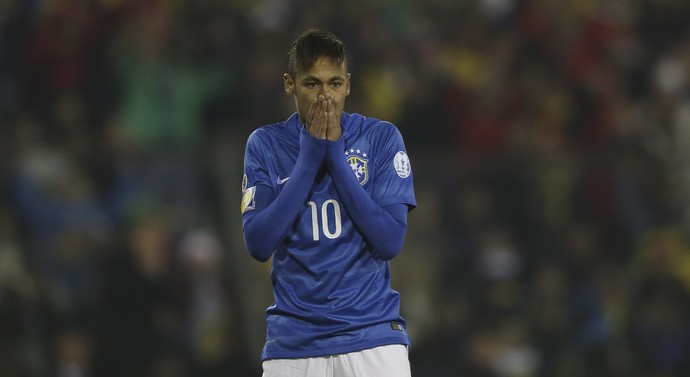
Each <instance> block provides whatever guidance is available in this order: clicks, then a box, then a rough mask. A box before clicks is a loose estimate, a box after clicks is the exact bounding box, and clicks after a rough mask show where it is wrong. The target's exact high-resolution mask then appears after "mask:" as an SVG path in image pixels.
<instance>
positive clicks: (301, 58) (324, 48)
mask: <svg viewBox="0 0 690 377" xmlns="http://www.w3.org/2000/svg"><path fill="white" fill-rule="evenodd" d="M288 56H289V61H288V71H289V73H290V74H291V75H292V76H293V77H294V76H296V75H297V74H298V73H304V72H306V71H308V70H309V69H310V68H311V67H312V66H313V65H314V62H316V60H317V59H319V58H322V57H326V58H330V59H333V61H335V62H336V63H337V64H343V63H347V59H346V57H345V44H344V43H343V42H342V41H341V40H340V39H338V37H336V36H335V35H334V34H333V33H331V32H329V31H327V30H323V29H316V28H310V29H307V30H306V31H304V32H303V33H302V34H300V35H299V36H298V37H297V39H295V41H294V42H292V45H291V46H290V50H288Z"/></svg>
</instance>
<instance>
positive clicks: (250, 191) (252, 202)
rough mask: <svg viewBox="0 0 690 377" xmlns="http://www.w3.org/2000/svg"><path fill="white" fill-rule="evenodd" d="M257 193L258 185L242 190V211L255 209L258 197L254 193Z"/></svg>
mask: <svg viewBox="0 0 690 377" xmlns="http://www.w3.org/2000/svg"><path fill="white" fill-rule="evenodd" d="M255 193H256V186H252V187H248V188H246V189H245V190H244V191H242V206H241V209H242V213H244V212H245V211H248V210H250V209H254V207H255V206H256V198H255V197H254V194H255Z"/></svg>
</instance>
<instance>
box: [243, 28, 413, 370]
mask: <svg viewBox="0 0 690 377" xmlns="http://www.w3.org/2000/svg"><path fill="white" fill-rule="evenodd" d="M283 82H284V87H285V92H286V93H287V94H288V95H290V96H292V97H293V98H294V100H295V105H296V108H297V112H296V113H294V114H292V115H291V116H290V117H289V118H288V119H287V120H285V121H283V122H279V123H275V124H271V125H267V126H264V127H261V128H259V129H257V130H255V131H254V132H253V133H252V134H251V135H250V136H249V139H248V141H247V145H246V150H245V156H244V176H243V178H242V205H241V209H242V223H243V232H244V240H245V244H246V247H247V249H248V251H249V253H250V254H251V255H252V256H253V257H254V258H256V259H257V260H259V261H261V262H265V261H267V260H268V259H270V258H271V256H273V269H272V272H271V279H272V280H271V281H272V285H273V292H274V297H275V302H274V304H273V305H271V306H270V307H269V308H268V309H267V310H266V343H265V345H264V348H263V352H262V367H263V376H264V377H288V376H300V377H311V376H314V377H332V376H339V377H405V376H410V364H409V359H408V347H409V340H408V336H407V332H406V324H405V321H404V320H403V318H402V317H401V316H400V296H399V294H398V292H396V291H395V290H393V289H392V288H391V286H390V266H389V261H390V260H391V259H392V258H393V257H395V256H396V255H398V253H399V252H400V250H401V248H402V245H403V241H404V238H405V233H406V229H407V213H408V211H410V210H411V209H412V208H414V207H415V206H416V201H415V196H414V191H413V185H412V171H411V167H410V161H409V159H408V156H407V152H406V149H405V145H404V143H403V139H402V137H401V135H400V132H399V131H398V129H397V128H396V127H395V126H394V125H393V124H391V123H389V122H386V121H382V120H378V119H374V118H369V117H365V116H362V115H359V114H356V113H352V114H350V113H346V112H344V111H343V108H344V105H345V97H347V96H348V95H349V94H350V73H348V66H347V60H346V53H345V46H344V44H343V43H342V42H341V41H340V40H339V39H338V38H337V37H336V36H334V35H333V34H331V33H330V32H328V31H324V30H318V29H309V30H307V31H305V32H304V33H302V34H301V35H299V37H298V38H297V39H296V40H295V41H294V42H293V43H292V45H291V48H290V50H289V64H288V73H285V74H284V75H283Z"/></svg>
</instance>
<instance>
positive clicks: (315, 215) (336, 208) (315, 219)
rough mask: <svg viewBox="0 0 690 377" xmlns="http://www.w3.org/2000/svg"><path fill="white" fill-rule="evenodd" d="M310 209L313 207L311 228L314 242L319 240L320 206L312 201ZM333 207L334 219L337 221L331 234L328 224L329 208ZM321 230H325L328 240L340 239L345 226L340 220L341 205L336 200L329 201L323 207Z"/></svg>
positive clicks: (324, 233)
mask: <svg viewBox="0 0 690 377" xmlns="http://www.w3.org/2000/svg"><path fill="white" fill-rule="evenodd" d="M307 204H309V207H311V227H312V232H313V233H312V234H313V238H314V241H318V240H319V238H320V237H319V234H320V233H321V232H319V211H318V205H317V204H316V203H314V202H312V201H309V202H307ZM329 205H330V206H332V207H333V218H334V219H335V230H334V231H333V232H331V228H330V226H329V224H328V207H329ZM321 228H322V229H323V235H324V236H326V238H328V239H331V240H332V239H334V238H338V236H340V233H342V231H343V224H342V221H341V219H340V204H339V203H338V201H337V200H335V199H328V200H326V201H325V202H323V204H322V205H321Z"/></svg>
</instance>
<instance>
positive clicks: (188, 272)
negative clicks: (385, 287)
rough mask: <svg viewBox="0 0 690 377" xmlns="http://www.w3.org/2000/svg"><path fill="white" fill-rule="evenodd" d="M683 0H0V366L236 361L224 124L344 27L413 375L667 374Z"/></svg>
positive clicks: (238, 294)
mask: <svg viewBox="0 0 690 377" xmlns="http://www.w3.org/2000/svg"><path fill="white" fill-rule="evenodd" d="M688 19H690V2H687V1H684V0H635V1H623V0H618V1H617V0H610V1H595V0H566V1H558V2H555V1H550V0H521V1H518V0H515V1H509V0H503V1H501V0H467V1H451V0H428V1H426V0H425V1H421V0H419V1H413V0H407V1H392V0H366V1H343V2H327V1H311V0H260V1H251V0H235V1H231V0H194V1H184V0H178V1H173V0H170V1H162V0H161V1H157V0H144V1H140V0H101V1H96V0H53V1H40V0H34V1H24V0H8V1H2V2H0V182H1V185H0V375H1V376H3V377H15V376H26V377H34V376H36V377H38V376H58V377H82V376H94V377H108V376H129V377H136V376H147V377H157V376H165V377H176V376H180V377H182V376H197V377H204V376H240V377H243V376H258V375H259V374H260V372H259V360H258V357H259V353H260V347H261V342H262V341H263V331H264V330H263V310H264V309H265V307H266V306H267V305H269V304H270V303H271V301H272V297H271V293H270V285H269V284H270V282H269V278H268V271H269V268H270V264H260V263H258V262H255V261H253V260H252V259H251V258H250V257H249V255H248V254H247V253H246V252H245V250H244V249H243V244H242V239H241V233H240V222H239V201H240V182H241V169H242V167H241V164H242V161H241V159H242V154H243V147H244V142H245V141H246V138H247V136H248V135H249V133H250V132H251V131H252V130H253V129H254V128H256V127H258V126H261V125H263V124H266V123H270V122H274V121H278V120H281V119H284V118H286V117H287V116H288V115H289V114H290V113H291V112H292V111H293V106H294V104H293V103H292V101H291V99H290V98H288V97H286V96H285V94H284V92H283V90H282V82H281V74H282V73H283V72H284V71H285V67H286V64H287V62H286V55H285V52H286V51H287V47H288V45H289V43H290V41H292V39H294V37H295V36H296V34H297V33H298V32H299V31H301V30H303V29H304V28H306V27H308V26H319V27H326V28H328V29H330V30H332V31H333V32H335V33H336V34H338V35H340V36H341V37H342V38H343V40H344V41H345V42H346V43H347V44H348V47H349V51H350V55H351V71H352V73H353V83H352V93H353V94H352V95H351V96H350V97H349V99H348V104H347V106H346V110H347V111H350V112H360V113H363V114H366V115H369V116H375V117H379V118H383V119H387V120H390V121H392V122H394V123H395V124H396V125H398V127H399V128H400V130H401V131H402V133H403V136H404V137H405V140H406V143H407V147H408V152H409V154H410V156H411V159H412V164H413V169H414V173H415V182H416V193H417V198H418V204H419V206H418V208H417V209H416V210H415V211H413V212H412V214H411V215H410V220H409V233H408V237H407V241H406V245H405V248H404V250H403V252H402V254H401V255H400V256H399V257H398V258H396V259H395V260H394V262H393V264H394V266H393V280H394V286H395V288H396V289H397V290H399V291H401V293H402V298H403V315H404V316H405V317H406V318H407V320H408V326H409V331H410V334H411V337H412V341H413V346H412V349H411V354H410V357H411V361H412V367H413V375H415V376H418V377H422V376H434V377H442V376H467V377H472V376H482V377H483V376H500V377H530V376H557V377H571V376H572V377H575V376H588V377H592V376H607V377H611V376H626V377H635V376H640V377H642V376H645V377H648V376H654V377H670V376H687V375H690V358H689V357H688V355H690V238H689V236H690V232H689V231H690V210H689V209H690V33H689V32H690V23H689V22H688Z"/></svg>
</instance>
